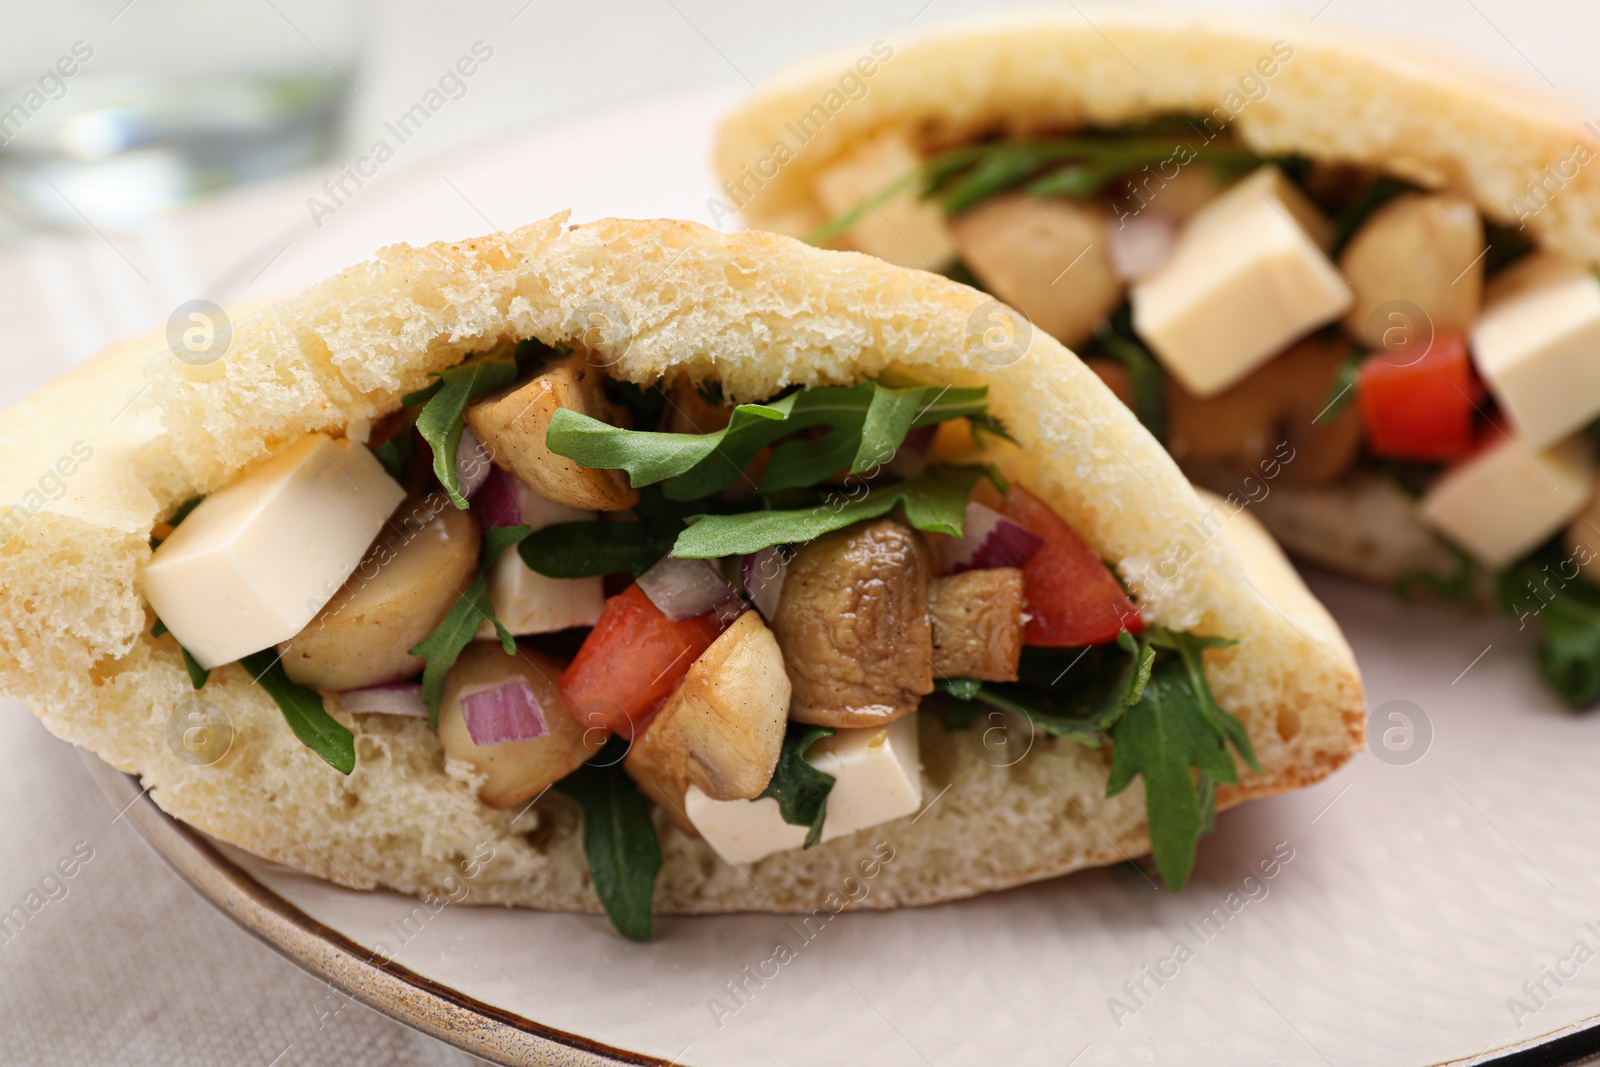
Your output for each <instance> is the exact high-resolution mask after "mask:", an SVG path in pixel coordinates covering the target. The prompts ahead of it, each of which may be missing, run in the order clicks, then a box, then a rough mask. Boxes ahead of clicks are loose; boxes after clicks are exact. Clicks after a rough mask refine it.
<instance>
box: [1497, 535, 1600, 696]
mask: <svg viewBox="0 0 1600 1067" xmlns="http://www.w3.org/2000/svg"><path fill="white" fill-rule="evenodd" d="M1498 591H1499V600H1500V608H1501V610H1502V611H1504V612H1505V613H1506V614H1508V615H1513V616H1516V617H1517V619H1518V621H1519V623H1520V624H1521V625H1523V626H1526V625H1527V624H1528V623H1529V622H1534V623H1535V625H1537V626H1539V627H1540V629H1541V630H1542V631H1543V633H1542V634H1541V636H1540V640H1539V645H1538V648H1537V650H1536V656H1537V658H1538V661H1539V673H1540V674H1541V675H1543V677H1544V680H1545V682H1546V683H1548V684H1549V686H1550V688H1552V689H1554V690H1555V691H1556V692H1557V693H1558V694H1559V695H1560V696H1561V699H1562V700H1564V701H1566V703H1567V705H1568V706H1569V707H1571V708H1572V709H1573V710H1575V711H1581V710H1583V709H1585V708H1590V707H1593V706H1594V705H1596V704H1600V589H1597V588H1595V586H1593V585H1591V584H1590V583H1589V581H1588V579H1587V578H1585V577H1583V575H1582V574H1581V573H1578V566H1577V563H1576V562H1575V561H1574V559H1573V558H1572V557H1571V556H1570V555H1569V554H1568V553H1566V552H1565V551H1564V550H1563V549H1562V547H1561V543H1560V542H1559V541H1552V542H1551V543H1549V544H1547V545H1545V546H1544V547H1542V548H1540V549H1539V550H1538V551H1537V552H1535V553H1533V554H1532V555H1530V556H1528V557H1527V558H1526V559H1524V560H1522V561H1521V562H1519V563H1517V564H1515V565H1513V566H1511V567H1508V568H1507V569H1506V570H1505V571H1503V572H1502V573H1501V575H1500V581H1499V590H1498Z"/></svg>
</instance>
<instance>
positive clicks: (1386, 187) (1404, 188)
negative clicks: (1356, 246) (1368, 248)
mask: <svg viewBox="0 0 1600 1067" xmlns="http://www.w3.org/2000/svg"><path fill="white" fill-rule="evenodd" d="M1416 188H1417V187H1416V186H1415V185H1412V184H1411V183H1410V182H1408V181H1405V180H1404V179H1401V178H1396V177H1393V176H1391V175H1388V174H1380V175H1379V176H1378V177H1377V178H1374V179H1373V180H1372V181H1371V182H1370V183H1368V185H1367V187H1366V188H1365V189H1363V190H1361V193H1360V195H1358V196H1357V197H1356V198H1355V199H1354V200H1352V201H1351V202H1350V203H1349V204H1348V205H1347V206H1346V207H1345V208H1344V210H1343V211H1340V212H1339V213H1338V214H1337V215H1335V216H1334V217H1333V241H1332V243H1331V244H1330V245H1329V246H1328V258H1329V259H1333V260H1337V259H1338V258H1339V253H1340V252H1343V251H1344V249H1345V245H1347V244H1349V243H1350V238H1352V237H1354V236H1355V235H1356V231H1357V230H1359V229H1361V227H1362V226H1363V225H1364V224H1365V223H1366V221H1367V220H1368V219H1370V218H1371V217H1372V216H1373V215H1374V214H1376V213H1377V211H1378V209H1379V208H1381V207H1383V205H1385V204H1387V203H1388V202H1389V201H1391V200H1393V199H1394V198H1395V197H1397V196H1399V195H1400V194H1401V193H1409V192H1412V191H1413V190H1415V189H1416Z"/></svg>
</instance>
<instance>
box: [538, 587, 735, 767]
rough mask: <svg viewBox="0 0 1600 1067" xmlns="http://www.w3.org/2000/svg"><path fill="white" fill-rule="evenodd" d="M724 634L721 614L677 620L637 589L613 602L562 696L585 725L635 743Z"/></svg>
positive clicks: (567, 674) (575, 662) (565, 677)
mask: <svg viewBox="0 0 1600 1067" xmlns="http://www.w3.org/2000/svg"><path fill="white" fill-rule="evenodd" d="M720 633H722V624H721V623H719V622H718V621H717V614H716V612H714V611H708V612H706V613H705V614H704V615H696V616H694V617H693V618H689V619H682V620H680V621H678V622H673V621H671V620H670V619H668V618H667V617H666V616H665V615H663V614H662V613H661V609H660V608H658V607H656V606H655V605H654V604H653V603H651V602H650V598H649V597H647V596H645V595H644V590H642V589H640V588H639V587H638V586H637V585H630V586H628V588H627V589H625V590H623V591H622V592H621V593H619V594H617V595H616V596H614V597H611V598H610V599H608V600H607V601H606V606H605V610H603V611H602V612H601V613H600V621H598V622H596V623H595V625H594V629H592V630H590V631H589V636H588V637H586V638H585V639H584V642H583V647H582V648H579V649H578V654H577V655H576V656H574V657H573V659H572V663H571V664H569V665H568V666H567V669H566V670H565V671H563V672H562V673H561V678H560V681H559V685H560V687H561V697H562V699H563V700H565V701H566V702H567V710H568V711H569V712H571V713H572V717H573V718H574V719H576V720H577V721H578V722H579V723H580V724H582V725H584V726H595V725H599V726H604V727H605V728H606V729H608V730H610V731H611V732H612V733H617V734H621V735H622V736H623V737H626V738H631V737H632V736H633V733H634V727H636V726H638V725H641V724H642V723H643V722H644V720H645V719H646V718H647V717H648V716H649V715H650V714H651V713H652V712H653V711H655V710H656V708H657V707H658V706H660V704H661V702H662V701H663V700H665V699H666V698H667V697H669V696H671V695H672V691H673V690H674V689H676V688H677V686H678V683H679V682H681V681H682V680H683V677H684V675H686V674H688V673H689V666H690V665H691V664H692V663H694V661H695V660H696V659H698V658H700V653H702V652H704V651H705V650H706V649H707V648H709V647H711V642H713V641H715V640H716V639H717V635H718V634H720Z"/></svg>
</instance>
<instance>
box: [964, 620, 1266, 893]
mask: <svg viewBox="0 0 1600 1067" xmlns="http://www.w3.org/2000/svg"><path fill="white" fill-rule="evenodd" d="M1231 644H1233V642H1231V641H1226V640H1223V639H1220V638H1215V637H1200V636H1196V635H1194V634H1186V633H1179V632H1175V631H1172V630H1167V629H1164V628H1162V627H1157V626H1152V627H1148V628H1146V630H1145V631H1144V633H1142V634H1140V635H1138V636H1137V637H1135V636H1134V635H1132V634H1129V633H1127V632H1124V633H1122V634H1120V635H1119V636H1118V638H1117V643H1116V645H1114V646H1099V647H1096V648H1090V649H1084V650H1067V649H1060V650H1043V649H1028V650H1026V651H1025V653H1024V659H1023V665H1022V668H1021V671H1020V673H1021V675H1022V681H1021V682H1020V683H1015V684H1008V683H992V682H976V681H973V680H971V679H954V680H948V681H942V682H940V683H939V687H940V688H941V689H942V690H943V691H944V692H946V693H948V694H950V695H951V696H952V697H954V698H955V701H956V703H955V709H954V710H955V712H956V714H954V715H950V714H948V713H947V716H946V723H947V724H948V725H951V726H952V727H956V726H959V725H960V724H961V723H962V722H963V721H965V722H968V723H970V722H971V721H973V720H974V719H975V718H976V716H975V715H974V714H973V712H974V709H975V708H981V707H983V706H988V707H995V708H999V709H1001V710H1003V711H1009V712H1011V713H1013V714H1016V715H1021V716H1024V717H1025V718H1027V719H1028V720H1029V721H1031V722H1032V723H1034V724H1035V725H1036V726H1038V727H1040V728H1041V730H1042V732H1044V733H1045V734H1046V735H1047V736H1051V737H1059V738H1062V739H1065V740H1070V741H1074V742H1076V743H1078V744H1083V745H1087V746H1089V747H1091V748H1098V747H1100V745H1101V744H1103V743H1104V742H1105V741H1106V740H1108V739H1109V740H1110V741H1111V743H1112V756H1111V771H1110V774H1109V776H1108V779H1107V782H1106V795H1107V796H1108V797H1109V796H1116V795H1117V794H1118V793H1121V792H1122V791H1123V790H1125V789H1127V788H1128V786H1129V785H1131V784H1132V782H1133V779H1134V778H1136V777H1142V778H1143V779H1144V786H1145V808H1146V811H1147V826H1148V832H1149V835H1150V849H1151V853H1152V854H1153V855H1154V857H1155V861H1156V867H1157V869H1158V870H1159V871H1160V873H1161V878H1162V881H1164V882H1165V883H1166V885H1167V887H1168V888H1169V889H1171V890H1173V891H1174V892H1176V891H1177V890H1179V889H1181V888H1183V886H1184V884H1185V883H1186V882H1187V881H1188V880H1189V875H1190V873H1191V872H1192V871H1193V869H1194V858H1195V851H1196V848H1197V846H1198V845H1199V841H1200V838H1201V836H1202V835H1203V834H1205V833H1207V832H1209V830H1210V827H1211V824H1212V820H1213V815H1214V812H1215V799H1216V787H1217V785H1219V784H1224V785H1227V784H1232V783H1234V782H1236V781H1238V769H1237V767H1236V766H1235V765H1234V761H1233V757H1232V756H1231V755H1230V754H1229V751H1228V750H1229V748H1230V746H1231V747H1232V749H1233V751H1234V752H1236V753H1237V755H1238V757H1239V758H1240V759H1241V760H1243V761H1244V763H1245V764H1246V765H1247V766H1249V767H1250V768H1251V769H1252V770H1254V771H1256V772H1257V773H1260V770H1261V767H1260V764H1259V763H1258V762H1257V760H1256V756H1255V751H1254V749H1253V748H1252V747H1251V744H1250V738H1249V736H1248V735H1247V734H1246V733H1245V729H1244V725H1243V724H1242V723H1240V722H1239V720H1238V719H1236V718H1235V717H1234V716H1232V715H1231V714H1229V713H1228V712H1227V711H1225V710H1223V708H1222V707H1221V706H1219V705H1218V704H1217V702H1216V699H1215V697H1214V696H1213V695H1212V693H1211V688H1210V685H1209V684H1208V683H1207V682H1206V677H1205V670H1204V666H1203V663H1202V657H1203V656H1204V653H1205V652H1206V651H1207V650H1208V649H1214V648H1222V647H1226V646H1228V645H1231ZM1067 653H1072V655H1071V657H1070V658H1069V659H1068V660H1067V661H1066V663H1065V666H1064V667H1063V668H1062V669H1060V670H1059V672H1057V668H1058V667H1059V666H1061V664H1062V657H1063V656H1064V655H1066V654H1067ZM1052 674H1054V676H1053V678H1052ZM1062 682H1066V684H1065V685H1064V686H1063V685H1062V684H1061V683H1062Z"/></svg>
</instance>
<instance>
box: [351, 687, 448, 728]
mask: <svg viewBox="0 0 1600 1067" xmlns="http://www.w3.org/2000/svg"><path fill="white" fill-rule="evenodd" d="M339 706H340V707H341V708H343V709H344V710H345V711H350V712H373V713H376V714H378V715H408V716H415V717H416V718H419V719H425V718H427V717H428V708H427V706H426V705H425V704H423V702H422V686H420V685H418V684H417V683H415V682H393V683H391V684H389V685H369V686H366V687H364V688H361V689H346V690H345V691H344V692H342V693H340V694H339Z"/></svg>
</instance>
